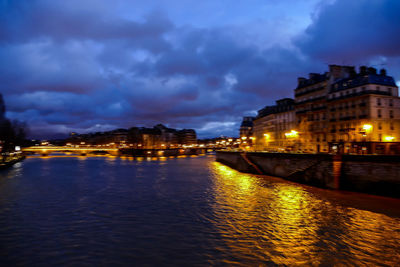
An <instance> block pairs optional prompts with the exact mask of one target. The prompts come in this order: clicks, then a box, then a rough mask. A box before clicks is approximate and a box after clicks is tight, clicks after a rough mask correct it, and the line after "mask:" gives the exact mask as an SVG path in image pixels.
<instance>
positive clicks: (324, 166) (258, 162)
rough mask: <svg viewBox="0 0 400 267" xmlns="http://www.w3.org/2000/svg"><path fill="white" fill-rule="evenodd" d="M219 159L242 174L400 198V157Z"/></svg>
mask: <svg viewBox="0 0 400 267" xmlns="http://www.w3.org/2000/svg"><path fill="white" fill-rule="evenodd" d="M216 160H217V161H219V162H221V163H223V164H225V165H228V166H230V167H232V168H234V169H236V170H238V171H241V172H247V173H256V174H264V175H270V176H277V177H281V178H284V179H286V180H289V181H293V182H298V183H303V184H308V185H313V186H317V187H321V188H329V189H340V190H348V191H355V192H362V193H368V194H374V195H382V196H389V197H396V198H400V157H399V156H383V155H341V156H337V155H329V154H289V153H267V152H246V153H244V152H231V151H217V152H216Z"/></svg>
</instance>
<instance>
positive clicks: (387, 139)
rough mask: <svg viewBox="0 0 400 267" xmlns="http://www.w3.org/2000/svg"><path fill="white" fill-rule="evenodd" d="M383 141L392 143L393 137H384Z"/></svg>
mask: <svg viewBox="0 0 400 267" xmlns="http://www.w3.org/2000/svg"><path fill="white" fill-rule="evenodd" d="M384 140H385V141H386V142H392V141H393V140H394V137H393V136H385V138H384Z"/></svg>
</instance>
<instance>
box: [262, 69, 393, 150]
mask: <svg viewBox="0 0 400 267" xmlns="http://www.w3.org/2000/svg"><path fill="white" fill-rule="evenodd" d="M294 93H295V99H294V103H293V102H292V103H291V102H290V100H289V99H283V100H279V101H277V104H276V105H275V106H267V107H265V108H263V109H262V110H260V111H259V114H258V116H257V118H256V120H255V121H254V136H255V137H256V144H255V149H256V150H271V151H298V152H306V153H327V152H340V153H357V154H365V153H378V154H400V98H399V97H398V87H397V86H396V83H395V81H394V79H393V78H392V77H390V76H388V75H387V74H386V70H384V69H382V70H380V72H379V73H377V70H376V69H375V68H371V67H370V68H367V67H364V66H362V67H360V70H359V72H356V70H355V67H353V66H338V65H329V72H326V73H323V74H318V73H310V74H309V78H308V79H306V78H303V77H300V78H298V85H297V88H296V89H295V90H294ZM282 101H283V102H282ZM292 101H293V100H292ZM291 107H293V108H291Z"/></svg>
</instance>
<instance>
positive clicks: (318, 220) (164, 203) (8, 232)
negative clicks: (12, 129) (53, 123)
mask: <svg viewBox="0 0 400 267" xmlns="http://www.w3.org/2000/svg"><path fill="white" fill-rule="evenodd" d="M0 264H1V266H11V265H29V266H33V265H40V266H43V265H46V266H58V265H71V266H76V265H77V266H93V265H95V266H99V265H105V266H109V265H135V266H142V265H146V266H149V265H152V266H164V265H168V266H182V265H184V266H210V265H214V266H215V265H219V266H220V265H226V266H228V265H237V266H258V265H267V266H269V265H271V266H274V265H289V266H290V265H305V266H309V265H313V266H318V265H324V266H330V265H350V266H359V265H367V266H372V265H383V266H385V265H387V266H394V265H396V264H397V265H398V264H400V200H396V199H390V198H383V197H375V196H368V195H364V194H357V193H348V192H339V191H330V190H323V189H317V188H313V187H309V186H304V185H299V184H295V183H290V182H287V181H285V180H282V179H279V178H273V177H267V176H257V175H251V174H243V173H239V172H237V171H235V170H233V169H230V168H229V167H226V166H224V165H222V164H220V163H217V162H215V161H214V156H213V155H207V156H191V157H180V158H159V159H157V158H137V159H133V158H119V157H111V156H108V157H107V156H98V157H78V156H68V155H56V156H50V157H39V156H38V157H29V158H27V159H26V160H25V161H23V162H20V163H18V164H16V165H15V166H14V167H13V168H11V169H8V170H3V171H0Z"/></svg>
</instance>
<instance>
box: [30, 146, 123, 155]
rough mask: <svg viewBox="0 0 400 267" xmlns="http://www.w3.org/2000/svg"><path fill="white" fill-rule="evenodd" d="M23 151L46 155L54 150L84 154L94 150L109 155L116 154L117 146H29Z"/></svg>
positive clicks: (117, 151) (117, 152)
mask: <svg viewBox="0 0 400 267" xmlns="http://www.w3.org/2000/svg"><path fill="white" fill-rule="evenodd" d="M22 151H23V152H28V153H37V154H41V155H48V154H51V153H54V152H63V153H66V152H71V153H76V154H80V155H86V154H90V153H95V152H105V153H108V154H110V155H118V154H119V149H118V148H108V147H107V148H106V147H70V146H31V147H26V148H23V149H22Z"/></svg>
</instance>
